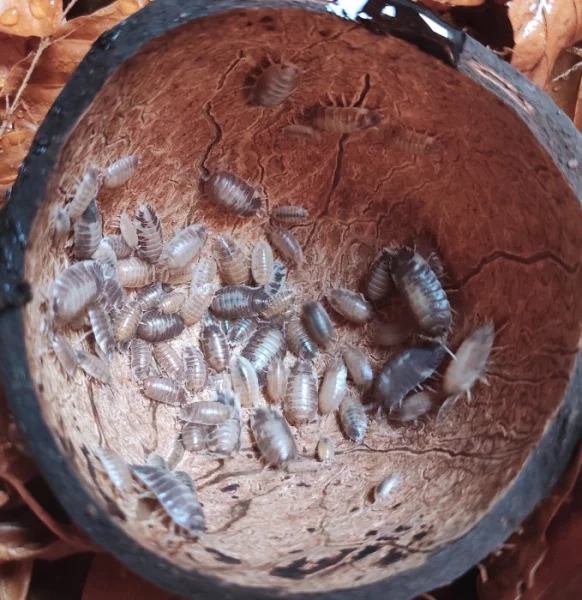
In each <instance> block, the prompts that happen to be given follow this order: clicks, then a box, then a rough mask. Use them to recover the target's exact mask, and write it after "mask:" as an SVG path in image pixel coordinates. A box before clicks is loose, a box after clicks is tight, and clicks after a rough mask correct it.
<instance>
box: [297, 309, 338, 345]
mask: <svg viewBox="0 0 582 600" xmlns="http://www.w3.org/2000/svg"><path fill="white" fill-rule="evenodd" d="M301 318H302V321H303V325H304V326H305V329H306V330H307V333H308V334H309V336H310V337H311V339H312V340H313V341H314V342H315V343H316V344H318V345H319V346H321V347H322V348H326V347H327V346H328V345H329V343H330V342H331V341H332V340H333V338H334V327H333V323H332V322H331V319H330V318H329V315H328V314H327V311H326V310H325V308H323V305H322V304H321V302H307V303H305V304H304V305H303V311H302V314H301Z"/></svg>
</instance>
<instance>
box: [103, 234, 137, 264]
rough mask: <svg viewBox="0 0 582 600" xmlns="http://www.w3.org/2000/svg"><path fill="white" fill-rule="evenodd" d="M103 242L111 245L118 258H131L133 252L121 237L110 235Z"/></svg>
mask: <svg viewBox="0 0 582 600" xmlns="http://www.w3.org/2000/svg"><path fill="white" fill-rule="evenodd" d="M103 241H104V242H105V243H107V244H108V245H109V247H110V248H111V249H112V250H113V252H114V253H115V256H116V257H117V258H129V257H130V256H131V253H132V252H133V250H132V249H131V246H128V244H127V242H126V241H125V239H124V238H123V236H121V235H117V234H115V235H108V236H107V237H105V238H103Z"/></svg>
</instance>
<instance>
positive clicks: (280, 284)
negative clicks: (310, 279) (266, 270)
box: [265, 260, 287, 296]
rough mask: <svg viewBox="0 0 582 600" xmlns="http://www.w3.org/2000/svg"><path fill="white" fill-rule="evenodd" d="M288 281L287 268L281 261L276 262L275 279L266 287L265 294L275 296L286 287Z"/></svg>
mask: <svg viewBox="0 0 582 600" xmlns="http://www.w3.org/2000/svg"><path fill="white" fill-rule="evenodd" d="M286 281H287V268H286V267H285V265H284V264H283V263H281V262H279V261H277V260H276V261H275V263H274V265H273V277H272V278H271V281H269V283H267V284H266V285H265V292H267V294H268V295H269V296H275V295H276V294H278V293H279V292H280V291H282V290H283V288H284V287H285V283H286Z"/></svg>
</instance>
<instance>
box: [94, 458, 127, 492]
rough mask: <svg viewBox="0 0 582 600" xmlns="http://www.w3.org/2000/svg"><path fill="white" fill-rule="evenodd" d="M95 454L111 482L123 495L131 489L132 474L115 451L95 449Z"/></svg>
mask: <svg viewBox="0 0 582 600" xmlns="http://www.w3.org/2000/svg"><path fill="white" fill-rule="evenodd" d="M93 454H94V455H95V456H96V457H97V458H98V459H99V462H100V463H101V465H102V466H103V470H104V471H105V474H106V475H107V477H108V478H109V481H111V483H112V484H113V485H114V486H115V488H116V489H117V490H119V491H120V492H121V493H125V492H128V491H129V490H130V489H131V472H130V470H129V465H128V464H127V463H126V462H125V461H124V460H123V458H121V456H119V454H117V453H116V452H114V451H113V450H109V449H108V448H99V447H97V448H93Z"/></svg>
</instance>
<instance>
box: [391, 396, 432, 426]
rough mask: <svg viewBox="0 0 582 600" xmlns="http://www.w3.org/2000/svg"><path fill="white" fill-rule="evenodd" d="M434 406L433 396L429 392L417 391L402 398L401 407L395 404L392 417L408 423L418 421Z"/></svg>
mask: <svg viewBox="0 0 582 600" xmlns="http://www.w3.org/2000/svg"><path fill="white" fill-rule="evenodd" d="M431 408H432V396H431V395H430V394H429V393H428V392H417V393H416V394H412V395H411V396H408V397H406V398H404V400H402V404H401V405H400V407H398V406H397V405H396V406H393V407H392V410H391V411H390V417H391V418H394V419H397V420H398V421H402V422H403V423H408V422H409V421H416V420H417V419H418V418H420V417H422V416H423V415H425V414H426V413H427V412H428V411H429V410H430V409H431Z"/></svg>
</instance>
